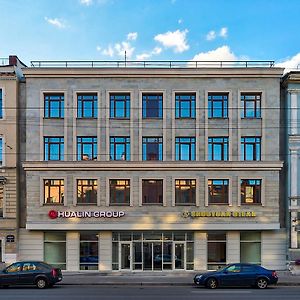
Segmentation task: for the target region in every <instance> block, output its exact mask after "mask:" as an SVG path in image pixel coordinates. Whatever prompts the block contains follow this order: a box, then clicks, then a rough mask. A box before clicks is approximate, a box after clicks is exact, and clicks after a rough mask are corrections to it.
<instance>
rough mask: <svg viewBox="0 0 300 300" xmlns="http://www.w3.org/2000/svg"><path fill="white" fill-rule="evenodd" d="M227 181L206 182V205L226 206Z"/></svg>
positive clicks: (211, 180)
mask: <svg viewBox="0 0 300 300" xmlns="http://www.w3.org/2000/svg"><path fill="white" fill-rule="evenodd" d="M228 185H229V180H228V179H209V180H208V203H209V204H228Z"/></svg>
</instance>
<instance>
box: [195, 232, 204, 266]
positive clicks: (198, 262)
mask: <svg viewBox="0 0 300 300" xmlns="http://www.w3.org/2000/svg"><path fill="white" fill-rule="evenodd" d="M194 238H195V241H194V269H195V270H197V271H198V270H206V269H207V236H206V232H199V231H196V232H195V234H194Z"/></svg>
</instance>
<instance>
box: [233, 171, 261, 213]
mask: <svg viewBox="0 0 300 300" xmlns="http://www.w3.org/2000/svg"><path fill="white" fill-rule="evenodd" d="M242 179H254V180H258V179H260V180H261V190H260V191H261V194H260V204H256V203H254V204H251V203H249V204H242V200H241V180H242ZM247 205H249V206H252V207H253V206H265V177H263V176H239V177H238V206H247Z"/></svg>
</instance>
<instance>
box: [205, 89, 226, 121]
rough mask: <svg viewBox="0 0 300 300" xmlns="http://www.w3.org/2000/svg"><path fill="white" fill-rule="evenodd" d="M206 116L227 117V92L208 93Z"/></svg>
mask: <svg viewBox="0 0 300 300" xmlns="http://www.w3.org/2000/svg"><path fill="white" fill-rule="evenodd" d="M208 117H209V118H223V119H225V118H228V93H225V94H224V93H216V94H215V93H208Z"/></svg>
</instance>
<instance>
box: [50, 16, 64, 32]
mask: <svg viewBox="0 0 300 300" xmlns="http://www.w3.org/2000/svg"><path fill="white" fill-rule="evenodd" d="M45 20H46V21H47V22H48V23H49V24H51V25H53V26H55V27H57V28H61V29H62V28H66V24H65V21H64V20H60V19H57V18H54V19H50V18H48V17H45Z"/></svg>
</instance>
